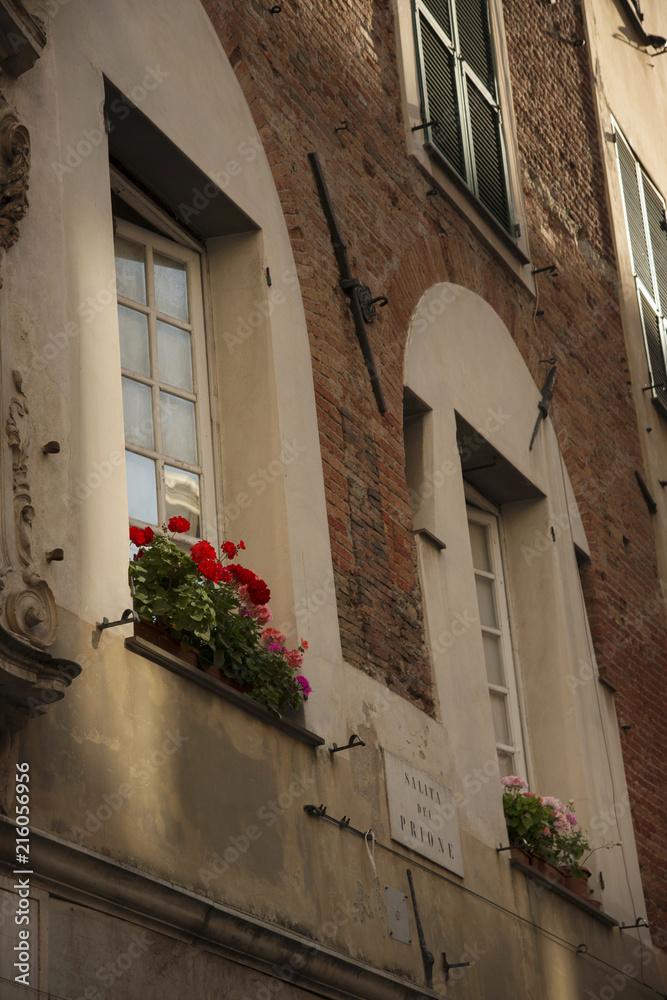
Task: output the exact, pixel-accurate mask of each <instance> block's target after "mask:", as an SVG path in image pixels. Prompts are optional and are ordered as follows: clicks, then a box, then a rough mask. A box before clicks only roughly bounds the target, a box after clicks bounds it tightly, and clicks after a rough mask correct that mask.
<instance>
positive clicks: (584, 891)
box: [561, 868, 591, 901]
mask: <svg viewBox="0 0 667 1000" xmlns="http://www.w3.org/2000/svg"><path fill="white" fill-rule="evenodd" d="M579 871H582V872H585V873H586V877H585V878H575V876H574V875H570V873H569V871H562V872H561V875H562V879H563V888H564V889H567V890H568V892H572V893H574V895H575V896H578V897H579V899H585V900H586V901H588V891H589V890H588V879H589V876H590V874H591V873H590V871H589V870H588V868H580V869H579Z"/></svg>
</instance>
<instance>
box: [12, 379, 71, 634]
mask: <svg viewBox="0 0 667 1000" xmlns="http://www.w3.org/2000/svg"><path fill="white" fill-rule="evenodd" d="M12 382H13V387H14V392H13V394H12V398H11V401H10V404H9V416H8V418H7V423H6V425H5V431H6V434H7V442H8V444H9V447H10V449H11V452H12V490H13V507H14V541H15V552H16V563H17V565H16V566H15V567H13V570H14V571H13V572H11V574H10V580H11V583H12V584H14V586H13V587H11V589H10V588H7V591H8V592H7V596H6V600H5V606H4V611H5V620H6V623H7V625H8V627H9V629H10V631H11V632H13V633H14V634H15V635H18V636H21V637H22V638H24V639H27V640H28V642H29V643H30V644H31V645H32V646H35V647H36V648H37V649H46V648H47V647H48V646H50V645H51V644H52V643H53V641H54V639H55V637H56V628H57V624H58V620H57V615H56V603H55V600H54V598H53V594H52V592H51V588H50V587H49V585H48V584H47V582H46V581H45V580H43V579H42V577H41V576H40V574H39V572H38V569H37V567H36V566H35V563H34V558H33V551H32V522H33V520H34V517H35V509H34V507H33V506H32V500H31V497H30V484H29V482H28V456H29V452H30V425H29V414H28V402H27V399H26V396H25V393H24V391H23V378H22V376H21V373H20V372H18V371H13V372H12ZM17 578H18V580H17ZM4 579H5V578H3V582H4ZM19 581H20V583H19V586H16V582H19ZM3 589H4V588H3Z"/></svg>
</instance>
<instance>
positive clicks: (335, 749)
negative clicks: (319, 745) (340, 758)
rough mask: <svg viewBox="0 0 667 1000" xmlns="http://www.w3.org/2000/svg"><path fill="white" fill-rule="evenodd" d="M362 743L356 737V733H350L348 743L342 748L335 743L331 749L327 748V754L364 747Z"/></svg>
mask: <svg viewBox="0 0 667 1000" xmlns="http://www.w3.org/2000/svg"><path fill="white" fill-rule="evenodd" d="M365 746H366V744H365V743H364V741H363V740H362V739H361V738H360V737H359V736H357V734H356V733H352V735H351V736H350V742H349V743H346V744H345V746H344V747H339V746H338V745H337V744H336V743H334V745H333V746H332V747H329V753H332V754H333V753H340V752H341V750H351V749H352V748H353V747H365Z"/></svg>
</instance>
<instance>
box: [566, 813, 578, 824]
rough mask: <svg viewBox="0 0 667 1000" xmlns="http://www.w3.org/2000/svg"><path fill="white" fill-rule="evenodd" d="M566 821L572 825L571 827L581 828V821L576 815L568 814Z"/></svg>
mask: <svg viewBox="0 0 667 1000" xmlns="http://www.w3.org/2000/svg"><path fill="white" fill-rule="evenodd" d="M566 819H567V821H568V823H569V824H570V826H579V820H578V819H577V817H576V816H575V815H574V813H568V814H567V816H566Z"/></svg>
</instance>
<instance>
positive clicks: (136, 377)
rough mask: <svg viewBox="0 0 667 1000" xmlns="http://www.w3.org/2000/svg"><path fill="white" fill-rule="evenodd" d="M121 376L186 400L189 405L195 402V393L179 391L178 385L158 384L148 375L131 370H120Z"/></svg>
mask: <svg viewBox="0 0 667 1000" xmlns="http://www.w3.org/2000/svg"><path fill="white" fill-rule="evenodd" d="M121 375H123V376H124V377H125V378H131V379H133V381H135V382H141V384H142V385H149V386H151V387H152V386H156V387H157V388H158V389H160V390H162V391H163V392H168V393H169V394H170V395H172V396H179V397H180V398H181V399H187V400H188V401H189V402H190V403H196V402H197V394H196V393H195V392H188V391H187V389H181V387H180V386H178V385H173V383H171V382H160V381H159V379H153V378H151V377H150V375H142V374H141V372H135V371H133V370H132V369H131V368H121Z"/></svg>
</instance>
